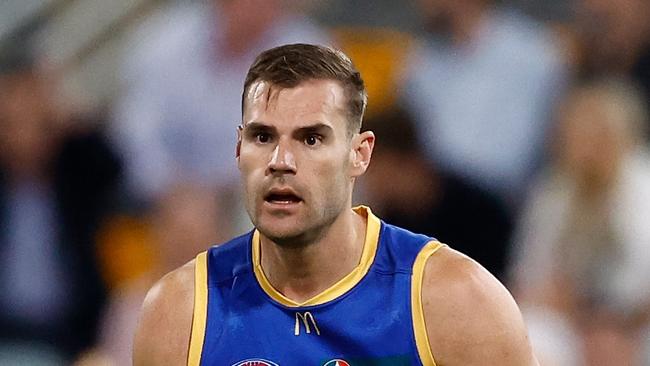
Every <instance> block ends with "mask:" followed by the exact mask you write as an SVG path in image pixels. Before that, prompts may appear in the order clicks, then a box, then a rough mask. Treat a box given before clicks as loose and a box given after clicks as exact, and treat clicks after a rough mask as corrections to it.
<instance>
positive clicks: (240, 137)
mask: <svg viewBox="0 0 650 366" xmlns="http://www.w3.org/2000/svg"><path fill="white" fill-rule="evenodd" d="M243 130H244V125H239V126H237V147H236V148H235V159H236V160H237V166H239V155H240V154H241V139H242V135H241V134H242V131H243Z"/></svg>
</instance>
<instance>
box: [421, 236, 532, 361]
mask: <svg viewBox="0 0 650 366" xmlns="http://www.w3.org/2000/svg"><path fill="white" fill-rule="evenodd" d="M422 302H423V308H424V317H425V324H426V328H427V336H428V338H429V345H430V347H431V351H432V353H433V356H434V358H435V361H436V363H437V365H438V366H457V365H463V366H473V365H481V366H490V365H494V366H496V365H498V366H510V365H511V366H537V365H538V363H537V360H536V359H535V356H534V355H533V352H532V349H531V346H530V343H529V341H528V335H527V331H526V327H525V325H524V322H523V319H522V316H521V313H520V312H519V308H518V307H517V304H516V303H515V301H514V300H513V298H512V296H511V295H510V293H509V292H508V291H507V290H506V289H505V287H503V285H501V283H499V281H498V280H497V279H496V278H494V277H493V276H492V275H491V274H490V273H489V272H487V271H486V270H485V269H484V268H483V267H481V266H480V265H479V264H478V263H476V262H475V261H473V260H471V259H470V258H468V257H466V256H464V255H462V254H460V253H458V252H456V251H454V250H452V249H449V248H442V249H440V250H439V251H438V252H437V253H435V254H434V255H432V256H431V257H430V258H429V259H428V262H427V264H426V267H425V271H424V279H423V286H422Z"/></svg>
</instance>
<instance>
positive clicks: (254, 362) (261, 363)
mask: <svg viewBox="0 0 650 366" xmlns="http://www.w3.org/2000/svg"><path fill="white" fill-rule="evenodd" d="M232 366H279V365H278V364H277V363H275V362H272V361H269V360H263V359H261V358H250V359H248V360H244V361H239V362H237V363H236V364H234V365H232Z"/></svg>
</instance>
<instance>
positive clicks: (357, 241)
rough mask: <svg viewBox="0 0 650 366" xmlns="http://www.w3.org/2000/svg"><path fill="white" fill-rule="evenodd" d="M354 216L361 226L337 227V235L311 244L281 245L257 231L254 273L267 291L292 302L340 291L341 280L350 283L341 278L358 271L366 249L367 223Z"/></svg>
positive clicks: (328, 236)
mask: <svg viewBox="0 0 650 366" xmlns="http://www.w3.org/2000/svg"><path fill="white" fill-rule="evenodd" d="M355 216H356V217H354V219H355V220H356V219H357V218H358V219H360V220H361V222H360V223H361V225H360V226H359V225H357V224H358V223H359V222H355V224H353V225H349V226H347V227H348V229H350V230H348V232H347V233H345V230H336V231H334V232H335V233H336V234H338V235H325V236H323V237H322V238H320V239H319V240H317V241H316V242H313V243H310V244H309V245H302V246H298V247H295V246H286V245H278V244H276V243H273V242H272V241H271V240H269V239H268V238H265V237H263V236H262V235H261V234H256V235H257V236H258V237H257V243H254V253H253V257H254V258H253V259H254V260H255V261H256V264H255V271H256V273H255V274H256V276H257V277H258V280H260V283H261V284H262V287H264V289H265V291H266V292H267V293H269V295H271V296H272V297H274V295H278V296H279V297H283V298H285V299H288V300H289V301H290V303H291V305H296V304H303V303H305V302H307V301H309V300H311V299H314V298H320V297H321V295H323V294H324V293H330V292H334V293H336V292H338V291H337V289H339V288H338V287H341V286H344V284H342V282H348V281H341V280H343V279H344V278H346V277H348V276H349V275H350V274H353V273H355V272H357V271H358V269H359V267H360V262H361V258H362V253H363V252H364V241H365V228H366V223H365V220H362V219H361V218H360V217H358V215H356V214H355ZM332 231H333V230H330V232H332ZM342 233H344V234H346V235H340V234H342ZM254 240H255V238H254ZM255 248H257V250H255ZM256 252H257V253H256ZM265 283H266V285H267V286H265ZM329 290H333V291H329ZM339 290H340V289H339Z"/></svg>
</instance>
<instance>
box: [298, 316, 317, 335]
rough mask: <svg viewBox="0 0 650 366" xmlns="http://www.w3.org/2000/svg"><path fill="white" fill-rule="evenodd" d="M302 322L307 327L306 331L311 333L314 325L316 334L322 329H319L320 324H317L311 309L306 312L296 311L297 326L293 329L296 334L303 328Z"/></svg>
mask: <svg viewBox="0 0 650 366" xmlns="http://www.w3.org/2000/svg"><path fill="white" fill-rule="evenodd" d="M301 324H302V325H303V326H304V327H305V333H307V334H311V331H312V327H313V328H314V331H315V332H316V334H317V335H320V329H318V325H316V319H314V316H313V315H312V314H311V313H310V312H309V311H306V312H304V313H300V312H296V326H295V327H294V331H293V334H294V335H296V336H299V335H300V330H301V329H302V326H301Z"/></svg>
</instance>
